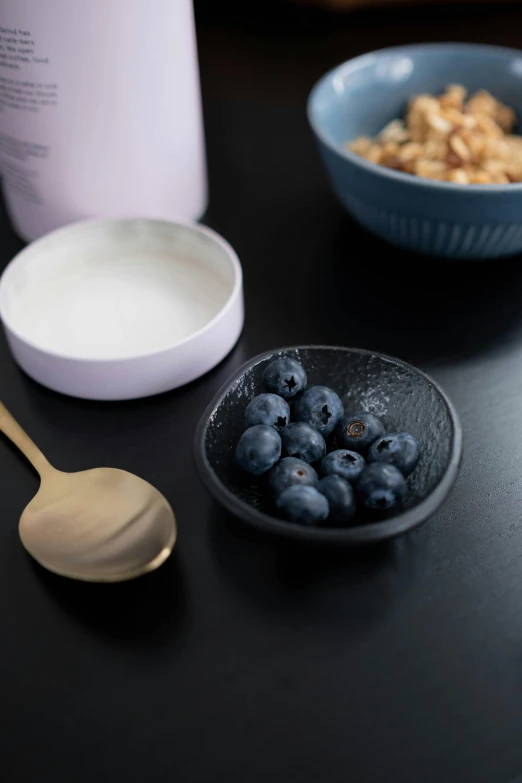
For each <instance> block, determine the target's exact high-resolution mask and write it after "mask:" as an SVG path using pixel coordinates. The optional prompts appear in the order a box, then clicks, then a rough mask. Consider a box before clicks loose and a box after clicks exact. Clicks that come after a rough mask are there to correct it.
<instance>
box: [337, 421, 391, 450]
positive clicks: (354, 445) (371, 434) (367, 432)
mask: <svg viewBox="0 0 522 783" xmlns="http://www.w3.org/2000/svg"><path fill="white" fill-rule="evenodd" d="M384 433H385V429H384V424H383V423H382V421H381V420H380V419H378V418H377V416H374V415H373V413H367V412H366V411H359V413H355V414H354V415H353V416H344V418H343V419H342V421H341V423H340V424H339V427H338V428H337V439H338V441H339V444H340V445H341V446H344V448H345V449H351V451H358V452H359V453H360V454H365V453H366V451H367V450H368V449H369V448H370V446H371V445H372V443H373V442H374V441H376V440H377V438H380V437H381V435H384Z"/></svg>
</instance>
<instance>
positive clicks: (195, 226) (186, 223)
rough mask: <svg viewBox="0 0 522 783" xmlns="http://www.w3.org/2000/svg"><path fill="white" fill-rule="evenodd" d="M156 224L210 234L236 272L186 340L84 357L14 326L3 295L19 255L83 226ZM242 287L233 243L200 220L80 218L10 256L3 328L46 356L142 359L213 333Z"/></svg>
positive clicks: (2, 281)
mask: <svg viewBox="0 0 522 783" xmlns="http://www.w3.org/2000/svg"><path fill="white" fill-rule="evenodd" d="M135 222H140V223H149V224H151V223H155V224H158V225H165V226H171V227H172V226H180V227H182V228H189V229H192V230H193V231H194V232H195V233H196V234H198V233H200V234H203V235H205V236H207V237H208V238H209V239H212V240H213V241H214V242H215V243H216V244H217V245H219V247H221V248H222V249H223V250H224V251H225V253H226V255H227V258H228V260H229V261H230V263H231V266H232V269H233V273H234V284H233V287H232V290H231V292H230V295H229V297H228V299H227V301H226V302H225V304H224V305H223V307H222V308H221V309H220V310H219V312H217V313H216V315H215V316H214V317H213V318H212V319H211V320H210V321H209V322H208V323H206V324H205V325H204V326H202V327H201V328H200V329H198V330H197V331H195V332H193V333H192V334H190V335H189V336H188V337H185V338H184V339H183V340H178V341H177V342H174V343H172V344H170V345H167V346H164V347H162V348H158V349H155V350H152V351H146V352H143V353H138V354H132V355H130V356H101V357H93V356H89V357H84V356H75V355H73V354H68V353H64V352H61V351H55V350H52V349H50V348H45V347H43V346H41V345H39V344H38V343H37V342H35V341H34V340H31V339H30V338H28V337H26V336H25V335H24V334H23V332H21V331H20V330H19V329H17V328H16V327H14V326H13V325H12V324H11V322H10V319H9V318H8V316H7V314H6V312H5V305H4V302H3V300H4V297H3V290H4V288H5V286H6V280H7V275H8V273H9V270H10V269H11V267H13V266H14V265H15V264H16V263H18V261H19V260H20V258H23V256H24V255H26V254H28V253H29V251H32V250H33V248H34V247H35V246H37V245H38V243H39V242H43V240H46V239H48V238H49V237H56V236H60V235H61V234H67V233H74V231H75V230H76V229H78V228H80V227H83V226H86V227H89V226H94V225H97V226H103V225H107V226H110V225H115V224H121V223H135ZM242 287H243V270H242V267H241V263H240V261H239V258H238V255H237V253H236V251H235V250H234V248H233V247H232V245H230V244H229V243H228V242H227V240H226V239H224V238H223V237H222V236H221V235H220V234H218V233H217V232H216V231H214V230H213V229H211V228H208V227H207V226H202V225H201V224H199V223H196V222H195V221H192V220H179V219H176V220H162V219H155V218H141V217H136V218H107V219H98V218H94V219H87V220H78V221H75V222H74V223H68V224H67V225H66V226H61V227H60V228H57V229H54V231H50V232H49V233H48V234H45V235H44V236H42V237H40V238H39V239H36V240H35V241H34V242H31V243H30V244H28V245H26V247H24V248H22V250H20V251H19V252H18V253H17V254H16V255H15V256H14V258H12V259H11V261H10V262H9V263H8V264H7V266H6V267H5V269H4V271H3V272H2V275H1V276H0V320H1V321H2V322H3V324H4V327H5V328H6V330H7V331H8V332H11V333H12V334H13V335H14V336H15V337H16V338H17V339H18V340H20V341H21V342H22V343H25V344H26V345H27V346H29V347H31V348H32V349H33V350H35V351H38V352H39V353H41V354H44V355H46V356H52V357H53V358H56V359H62V360H66V361H71V362H81V363H85V364H99V363H103V364H107V363H113V364H114V363H117V362H133V361H136V360H140V359H148V358H150V357H153V356H159V355H161V354H166V353H168V352H169V351H172V350H174V349H176V348H181V347H182V346H183V345H186V344H187V343H189V342H191V341H192V340H195V339H196V338H198V337H200V336H202V335H204V334H205V333H206V332H210V331H211V330H212V329H213V327H214V326H216V324H217V323H218V322H219V321H220V320H221V319H222V318H224V317H225V316H226V315H227V313H228V312H229V311H230V310H231V309H232V308H233V307H234V305H235V302H236V301H237V298H238V296H240V295H241V291H242Z"/></svg>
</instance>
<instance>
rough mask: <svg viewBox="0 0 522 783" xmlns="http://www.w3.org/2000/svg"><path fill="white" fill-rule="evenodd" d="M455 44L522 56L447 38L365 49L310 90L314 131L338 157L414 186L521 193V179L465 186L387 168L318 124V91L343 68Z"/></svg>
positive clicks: (503, 48)
mask: <svg viewBox="0 0 522 783" xmlns="http://www.w3.org/2000/svg"><path fill="white" fill-rule="evenodd" d="M455 47H459V48H461V49H462V50H463V51H465V50H471V49H475V50H477V49H481V50H482V51H484V52H486V51H489V52H490V53H491V54H494V53H497V54H504V55H507V54H511V55H514V54H516V55H517V56H518V57H520V58H522V49H515V48H513V47H509V46H495V45H492V44H480V43H465V42H459V41H444V42H440V43H437V42H433V43H424V44H423V43H417V44H405V45H404V46H388V47H385V48H383V49H375V50H374V51H372V52H366V53H365V54H361V55H359V56H357V57H352V58H350V59H349V60H345V62H343V63H340V64H339V65H336V66H335V67H334V68H331V69H330V70H329V71H327V73H325V74H324V75H323V76H322V77H321V78H320V79H319V80H318V81H317V82H316V83H315V84H314V86H313V87H312V90H311V91H310V94H309V96H308V101H307V108H306V112H307V116H308V122H309V123H310V126H311V127H312V130H313V132H314V133H315V135H316V136H317V137H318V138H319V139H320V140H321V141H322V143H323V144H324V145H325V146H326V147H328V148H329V149H330V150H332V152H335V153H336V154H337V155H339V157H341V158H346V159H347V160H349V161H350V163H353V164H355V165H357V166H361V168H363V169H366V170H367V171H370V172H371V173H372V174H379V175H381V176H383V177H387V178H389V179H392V180H397V181H399V182H406V183H409V184H410V185H413V186H414V187H419V186H420V187H431V188H438V189H441V190H453V191H461V192H464V193H469V192H470V191H471V192H473V193H491V194H493V193H513V192H520V191H521V190H522V182H510V183H509V184H508V185H501V184H494V183H492V184H491V185H478V184H472V183H470V184H467V185H463V184H460V183H457V182H440V181H439V180H436V179H428V178H426V177H419V176H415V175H413V174H406V173H405V172H402V171H395V169H390V168H387V167H386V166H381V165H380V164H379V163H372V162H371V161H369V160H366V159H365V158H362V157H361V156H360V155H356V153H355V152H352V151H351V150H350V149H348V148H347V147H343V146H340V145H337V144H334V143H333V142H332V141H331V140H330V139H329V138H328V137H327V136H326V134H325V133H324V132H323V131H322V129H321V128H320V126H319V123H318V122H317V121H316V118H315V110H314V107H313V104H314V102H315V96H316V94H317V93H318V92H319V90H320V89H321V87H322V86H323V84H325V83H326V82H328V81H330V80H331V79H333V77H334V76H335V75H336V74H337V73H338V72H339V71H340V70H341V69H342V68H346V67H347V66H351V67H352V68H353V70H357V69H358V68H360V67H363V66H364V65H366V64H367V63H368V62H369V61H371V59H372V58H374V57H375V56H376V55H382V54H392V53H394V52H397V53H399V52H402V53H403V54H407V53H408V52H415V51H421V50H422V51H425V50H426V49H452V48H455Z"/></svg>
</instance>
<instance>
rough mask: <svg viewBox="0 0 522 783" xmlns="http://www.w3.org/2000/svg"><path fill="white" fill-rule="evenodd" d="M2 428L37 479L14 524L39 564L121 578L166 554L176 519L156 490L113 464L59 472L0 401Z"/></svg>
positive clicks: (65, 572)
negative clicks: (108, 466) (36, 475)
mask: <svg viewBox="0 0 522 783" xmlns="http://www.w3.org/2000/svg"><path fill="white" fill-rule="evenodd" d="M0 430H2V431H3V432H4V433H5V434H6V435H7V436H8V437H9V438H10V440H12V441H13V443H15V445H17V446H18V447H19V448H20V450H21V451H22V452H23V453H24V454H25V456H26V457H27V458H28V459H29V461H30V462H31V463H32V464H33V466H34V467H35V469H36V470H37V471H38V473H39V474H40V477H41V479H42V482H41V485H40V489H39V491H38V492H37V494H36V495H35V497H34V498H33V500H32V501H31V502H30V503H29V505H28V506H27V508H26V509H25V511H24V512H23V514H22V516H21V518H20V523H19V533H20V538H21V540H22V544H23V545H24V547H25V548H26V550H27V551H28V552H29V553H30V554H31V555H32V556H33V557H34V559H35V560H37V561H38V562H39V563H40V565H42V566H43V567H44V568H47V569H48V570H49V571H52V572H54V573H56V574H60V575H61V576H67V577H70V578H72V579H80V580H83V581H88V582H122V581H126V580H128V579H133V578H135V577H137V576H141V575H142V574H145V573H147V572H149V571H153V570H155V569H156V568H158V567H159V566H160V565H161V564H162V563H164V562H165V560H166V559H167V558H168V557H169V555H170V553H171V552H172V549H173V547H174V544H175V542H176V535H177V529H176V521H175V517H174V513H173V511H172V509H171V507H170V505H169V503H168V502H167V500H166V499H165V498H164V497H163V495H162V494H161V493H160V492H158V490H157V489H155V488H154V487H153V486H151V485H150V484H148V483H147V482H146V481H144V480H143V479H141V478H139V477H138V476H134V475H133V474H132V473H128V472H127V471H124V470H117V469H115V468H95V469H94V470H86V471H81V472H78V473H63V472H61V471H59V470H56V469H55V468H53V467H52V466H51V465H50V464H49V462H48V461H47V460H46V458H45V457H44V456H43V454H42V453H41V452H40V451H39V450H38V449H37V447H36V446H35V445H34V443H32V441H31V440H30V439H29V438H28V436H27V435H26V434H25V433H24V432H23V430H22V429H21V428H20V427H19V425H18V424H17V423H16V422H15V421H14V419H13V418H12V416H11V415H10V414H9V413H8V411H7V410H6V409H5V407H4V406H3V405H2V404H1V403H0Z"/></svg>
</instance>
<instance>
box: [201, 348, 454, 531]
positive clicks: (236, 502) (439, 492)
mask: <svg viewBox="0 0 522 783" xmlns="http://www.w3.org/2000/svg"><path fill="white" fill-rule="evenodd" d="M317 349H319V350H329V351H332V350H333V351H341V352H343V353H350V354H354V353H355V354H362V355H365V356H372V357H377V358H379V359H384V360H385V361H387V362H390V363H392V364H394V365H399V366H401V367H404V368H405V369H408V370H410V371H413V372H415V373H417V374H418V375H420V376H421V377H423V378H424V379H425V380H426V381H427V382H428V383H429V384H430V385H431V386H432V387H433V388H435V390H436V391H437V392H438V394H439V395H440V396H441V398H442V400H443V402H444V403H445V405H446V408H447V410H448V414H449V417H450V421H451V424H452V428H453V438H452V442H451V453H450V456H449V460H448V464H447V466H446V470H445V473H444V475H443V477H442V479H441V480H440V481H439V483H438V484H437V486H436V487H434V489H433V490H432V491H431V492H430V494H429V495H428V496H427V497H426V498H424V500H422V501H421V503H419V504H418V505H417V506H415V507H414V508H411V509H408V510H407V511H404V512H403V513H401V514H398V515H397V516H395V517H391V518H390V519H388V520H384V521H382V522H375V523H371V524H366V525H358V526H354V527H346V528H327V527H305V526H303V525H296V524H293V523H292V522H286V521H285V520H282V519H277V517H273V516H270V515H269V514H265V513H264V512H262V511H259V510H258V509H256V508H254V507H253V506H251V505H250V504H249V503H247V502H246V501H244V500H241V498H238V497H237V495H235V494H234V493H233V492H231V491H230V490H229V489H228V488H227V487H226V486H225V485H224V484H223V482H222V481H221V479H220V478H219V477H218V476H217V474H216V472H215V471H214V468H213V467H212V465H211V464H210V461H209V459H208V457H207V452H206V446H205V440H206V435H207V431H208V427H209V424H210V420H211V417H212V415H213V413H214V412H215V411H216V409H217V407H218V406H219V405H220V404H221V402H222V401H223V399H224V397H225V396H226V394H227V393H228V391H229V390H230V387H231V385H232V384H234V383H235V382H236V381H238V380H239V379H240V378H241V376H242V375H244V373H245V372H246V371H247V370H250V369H252V368H253V367H255V366H256V365H258V364H260V363H261V362H262V361H264V360H265V359H269V358H271V357H274V358H275V357H276V356H278V355H280V354H283V353H285V352H287V351H295V350H297V351H302V350H317ZM194 458H195V462H196V467H197V469H198V473H199V476H200V478H201V480H202V481H203V483H204V484H205V486H206V487H207V489H208V490H209V492H210V494H211V495H212V496H213V497H214V498H215V499H216V500H217V501H218V502H219V503H221V504H222V505H223V506H224V507H225V508H226V509H227V510H228V511H230V512H231V513H232V514H233V515H234V516H235V517H239V518H240V519H241V520H242V521H244V522H247V523H248V524H249V525H250V526H252V527H254V528H257V529H258V530H262V531H264V532H270V533H276V534H279V535H282V536H285V537H286V538H292V539H297V540H300V541H308V542H315V543H330V544H349V545H357V544H368V543H372V542H378V541H384V540H387V539H390V538H394V537H396V536H399V535H401V534H403V533H406V532H407V531H409V530H413V529H414V528H416V527H418V526H420V525H421V524H423V522H425V521H426V520H427V519H428V518H429V517H431V516H432V515H433V514H434V513H435V511H437V509H438V508H439V507H440V506H441V505H442V503H443V502H444V500H445V499H446V497H447V496H448V494H449V492H450V490H451V489H452V487H453V484H454V483H455V480H456V478H457V475H458V472H459V468H460V463H461V458H462V426H461V423H460V419H459V416H458V413H457V411H456V409H455V406H454V405H453V403H452V401H451V400H450V398H449V397H448V395H447V394H446V392H445V391H444V389H442V387H441V386H440V385H439V384H438V383H437V382H436V381H435V380H434V379H433V378H431V376H429V375H428V374H427V373H425V372H423V370H419V369H418V368H417V367H414V366H413V365H412V364H409V363H408V362H405V361H403V360H402V359H397V358H396V357H393V356H389V355H388V354H383V353H379V352H378V351H371V350H367V349H364V348H349V347H347V346H335V345H290V346H286V347H283V348H277V349H275V350H271V351H264V352H263V353H260V354H258V355H257V356H254V357H253V358H252V359H249V360H248V361H247V362H245V363H244V364H242V365H241V366H240V367H239V368H238V369H237V370H236V371H235V372H234V374H233V375H232V376H230V378H228V380H227V381H226V382H225V383H224V384H223V385H222V386H221V388H220V389H219V391H218V392H217V393H216V394H215V396H214V397H213V399H212V400H211V402H210V403H209V404H208V405H207V407H206V409H205V411H204V412H203V415H202V416H201V418H200V420H199V423H198V426H197V428H196V433H195V436H194Z"/></svg>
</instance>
